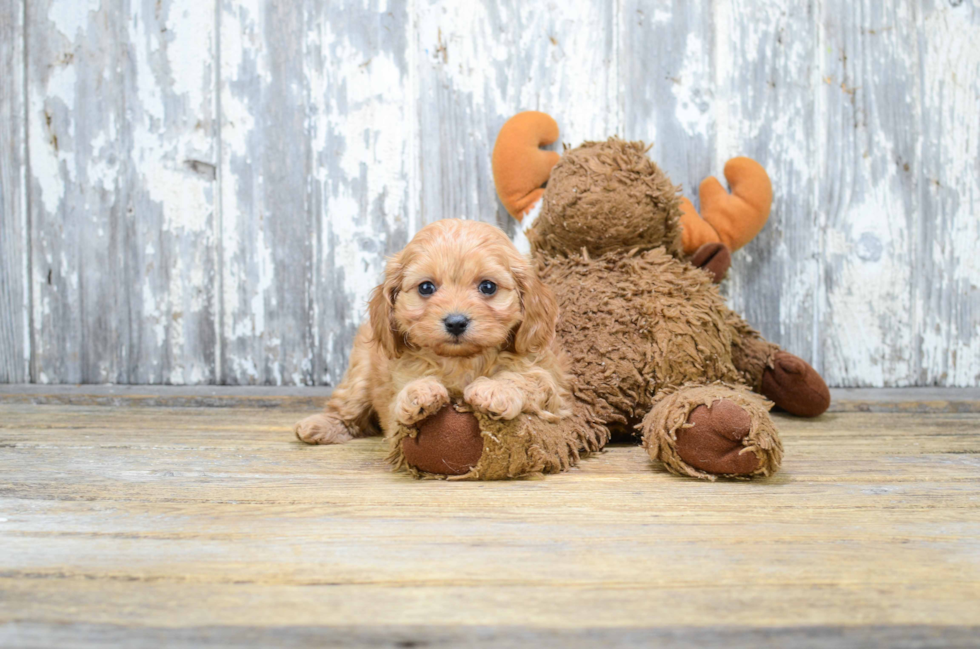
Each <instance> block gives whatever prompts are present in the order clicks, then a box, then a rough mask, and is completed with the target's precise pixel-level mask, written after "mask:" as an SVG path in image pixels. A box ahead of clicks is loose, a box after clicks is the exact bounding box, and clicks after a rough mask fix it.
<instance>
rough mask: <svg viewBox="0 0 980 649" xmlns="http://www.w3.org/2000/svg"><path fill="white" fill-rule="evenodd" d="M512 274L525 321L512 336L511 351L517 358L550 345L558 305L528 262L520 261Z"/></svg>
mask: <svg viewBox="0 0 980 649" xmlns="http://www.w3.org/2000/svg"><path fill="white" fill-rule="evenodd" d="M513 272H514V278H515V279H516V280H517V291H518V293H519V294H520V297H521V311H523V313H524V320H523V321H522V322H521V324H520V325H519V326H518V329H517V333H516V334H515V335H514V351H516V352H517V353H518V354H527V353H528V352H536V351H539V350H541V349H544V348H545V347H547V346H548V345H550V344H551V341H552V340H553V339H554V337H555V327H556V326H557V325H558V301H557V300H555V294H554V293H552V292H551V289H550V288H549V287H548V286H547V285H545V283H544V282H542V281H541V280H540V279H539V278H538V273H537V271H536V270H535V269H534V266H532V265H531V264H529V263H528V262H527V261H524V260H523V259H521V262H520V264H517V265H515V266H514V268H513Z"/></svg>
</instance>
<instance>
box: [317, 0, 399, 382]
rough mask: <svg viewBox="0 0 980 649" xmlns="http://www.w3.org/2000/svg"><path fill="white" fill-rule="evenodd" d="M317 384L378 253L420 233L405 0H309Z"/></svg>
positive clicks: (380, 265) (337, 354)
mask: <svg viewBox="0 0 980 649" xmlns="http://www.w3.org/2000/svg"><path fill="white" fill-rule="evenodd" d="M304 6H305V9H306V13H307V25H306V33H305V35H304V36H303V42H304V43H305V44H306V45H305V52H304V61H305V76H306V80H307V83H308V84H309V89H308V95H309V100H308V103H309V111H310V115H309V129H310V135H309V140H310V142H311V143H312V154H311V155H312V161H313V169H312V177H313V178H312V196H311V211H312V218H313V223H312V225H313V229H312V231H311V232H310V233H309V234H310V236H314V235H315V246H316V249H315V253H314V259H313V294H314V306H315V312H314V313H313V318H314V325H313V326H314V334H315V344H314V349H315V353H314V356H313V378H314V381H315V382H316V383H320V384H326V385H336V384H337V382H338V381H339V380H340V379H341V377H342V376H343V373H344V370H345V369H346V367H347V360H348V356H349V354H350V349H351V345H352V344H353V340H354V334H355V333H356V331H357V328H358V326H359V324H360V323H361V322H362V321H363V319H364V318H365V317H366V310H367V300H368V295H369V293H370V291H371V289H373V288H374V286H376V285H377V284H378V283H379V282H380V280H381V275H382V272H383V269H384V263H385V256H386V255H389V254H393V253H394V252H397V251H398V250H399V249H401V248H402V247H404V245H405V244H406V243H407V241H408V237H409V236H410V234H412V233H414V232H415V230H416V229H417V228H418V188H417V180H418V147H417V146H416V141H417V138H418V125H417V116H416V112H415V103H416V101H417V99H416V96H415V78H416V76H417V75H416V70H415V69H414V67H413V61H414V58H413V52H412V51H411V49H410V47H411V44H412V43H413V35H414V31H413V30H414V17H413V15H412V13H411V11H410V5H409V4H408V3H404V2H395V3H386V2H383V1H379V0H364V1H359V2H350V3H345V4H344V6H343V7H334V6H330V5H329V4H325V3H322V2H318V1H316V0H309V1H308V2H306V3H305V5H304Z"/></svg>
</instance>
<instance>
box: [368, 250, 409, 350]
mask: <svg viewBox="0 0 980 649" xmlns="http://www.w3.org/2000/svg"><path fill="white" fill-rule="evenodd" d="M401 284H402V264H401V259H400V256H398V255H396V256H395V257H392V258H391V259H389V260H388V263H387V265H385V281H384V283H383V284H381V286H378V287H376V288H375V289H374V291H373V292H372V293H371V301H370V302H369V303H368V317H369V318H370V320H371V331H372V332H373V333H374V340H375V342H376V343H377V344H378V345H380V346H381V348H382V349H383V350H384V351H385V353H386V354H387V355H388V357H389V358H398V357H399V356H401V355H402V352H403V351H405V339H404V337H403V336H402V334H401V333H400V332H399V331H398V327H397V325H396V324H395V300H397V299H398V291H400V290H401Z"/></svg>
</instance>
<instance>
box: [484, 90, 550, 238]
mask: <svg viewBox="0 0 980 649" xmlns="http://www.w3.org/2000/svg"><path fill="white" fill-rule="evenodd" d="M557 139H558V124H557V123H556V122H555V120H553V119H552V118H551V117H550V116H549V115H546V114H545V113H539V112H537V111H530V110H529V111H526V112H523V113H518V114H516V115H514V116H513V117H511V118H510V119H509V120H507V123H506V124H504V126H503V128H501V129H500V134H499V135H497V142H496V143H495V144H494V146H493V182H494V184H495V185H496V186H497V195H498V196H499V197H500V202H502V203H503V204H504V207H505V208H507V212H509V213H510V215H511V216H513V217H514V218H515V219H517V220H518V221H521V220H523V218H524V215H525V214H527V212H528V210H530V209H531V208H532V207H533V206H534V204H535V203H537V202H538V200H540V199H541V196H542V195H543V194H544V188H543V187H542V185H544V184H545V183H546V182H548V177H549V176H551V168H552V167H554V166H555V165H556V164H558V160H559V158H560V157H561V156H559V155H558V154H557V153H555V152H554V151H542V150H541V149H540V147H542V146H545V145H548V144H551V143H552V142H554V141H555V140H557Z"/></svg>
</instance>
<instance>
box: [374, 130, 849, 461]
mask: <svg viewBox="0 0 980 649" xmlns="http://www.w3.org/2000/svg"><path fill="white" fill-rule="evenodd" d="M556 138H557V126H556V125H555V124H554V121H553V120H551V118H550V117H548V116H547V115H543V114H542V113H522V114H520V115H518V116H516V117H514V118H512V120H511V121H510V122H509V123H508V124H507V125H506V126H505V127H504V129H503V130H502V131H501V134H500V136H499V138H498V145H497V148H496V150H495V154H494V171H495V176H496V180H497V185H498V193H499V194H500V196H501V199H502V200H503V202H504V205H505V206H506V207H508V210H509V211H511V213H512V214H514V215H515V217H517V218H519V219H520V218H522V217H523V216H525V215H526V214H528V213H532V212H538V214H537V218H536V220H535V221H534V223H533V225H531V226H530V228H529V229H528V230H527V237H528V240H529V241H530V244H531V251H532V254H533V256H534V258H535V261H536V262H537V264H538V267H539V271H540V274H541V278H542V280H543V281H544V282H545V283H546V284H548V285H549V286H550V287H551V289H552V290H553V291H554V292H555V296H556V298H557V300H558V304H559V309H560V317H559V324H558V332H557V333H558V340H559V342H560V344H561V346H562V347H563V349H564V350H565V353H566V354H567V356H568V362H569V372H570V375H571V381H572V382H571V387H572V392H573V395H574V403H573V404H571V406H572V412H573V415H572V416H571V417H570V418H568V419H566V420H563V421H561V422H557V423H553V422H552V423H548V422H541V421H537V420H535V419H534V418H533V417H527V416H521V417H519V418H518V419H515V420H512V421H509V422H501V421H493V420H489V419H486V418H479V417H478V419H479V421H478V423H479V431H480V432H479V435H477V433H476V431H477V428H476V426H472V427H471V428H470V430H471V433H470V437H469V438H470V439H471V440H472V441H471V442H469V444H470V446H471V447H472V449H471V450H472V452H473V454H474V455H473V456H474V457H479V459H478V460H476V461H475V462H474V465H473V466H474V468H473V470H472V471H471V472H469V473H468V474H464V475H463V476H462V477H464V478H465V477H470V478H505V477H516V476H520V475H524V474H527V473H534V472H550V471H556V470H560V469H563V468H566V467H567V466H569V465H571V464H572V463H574V462H575V461H576V460H577V458H578V457H579V454H580V453H583V452H591V451H596V450H599V449H601V448H602V447H603V446H604V445H605V444H606V443H607V442H608V440H609V439H610V437H611V436H612V434H613V433H615V432H617V431H622V432H627V433H637V434H639V435H641V436H642V439H643V443H644V445H645V446H646V448H647V449H648V450H649V452H650V455H651V457H653V458H654V459H657V460H660V461H661V462H663V463H664V465H665V466H666V467H667V468H668V469H669V470H670V471H672V472H675V473H678V474H681V475H687V476H692V477H698V478H707V479H713V478H714V477H716V476H732V477H735V476H738V477H750V476H758V475H769V474H771V473H772V472H774V471H776V470H777V469H778V467H779V464H780V461H781V457H782V446H781V444H780V441H779V437H778V433H777V431H776V428H775V426H774V424H773V421H772V419H771V418H770V416H769V413H768V410H769V407H770V406H771V403H770V402H769V401H768V400H767V399H766V398H765V397H768V398H769V399H771V400H772V401H773V402H775V403H776V405H778V406H780V407H782V408H784V409H785V410H788V411H789V412H791V413H793V414H797V415H801V416H816V415H818V414H820V413H822V412H823V411H825V410H826V408H827V407H828V406H829V401H830V396H829V391H828V390H827V388H826V385H825V384H824V382H823V380H822V379H821V378H820V376H819V375H818V374H817V373H816V372H815V371H814V370H813V368H811V367H810V366H809V365H808V364H807V363H805V362H804V361H803V360H801V359H799V358H797V357H795V356H793V355H792V354H789V353H787V352H784V351H782V350H780V349H779V348H778V347H777V346H776V345H773V344H771V343H768V342H766V341H765V340H763V339H762V338H761V336H760V335H759V334H758V333H757V332H756V331H754V330H753V329H752V328H751V327H750V326H749V325H748V324H747V323H746V322H745V321H744V320H743V319H742V318H741V317H740V316H739V315H738V314H736V313H734V312H733V311H732V310H731V309H729V308H728V306H727V305H726V304H725V302H724V300H723V298H722V297H721V295H720V294H719V292H718V289H717V287H716V285H715V283H714V280H717V279H718V278H720V276H721V275H723V274H724V269H725V268H727V258H728V257H727V247H732V248H737V247H739V246H741V245H744V244H745V243H747V242H748V241H749V240H751V238H752V237H753V236H755V234H757V233H758V231H759V229H761V227H762V225H763V224H764V222H765V220H766V217H767V216H768V212H769V204H770V201H771V188H770V186H769V181H768V177H767V176H766V175H765V171H764V170H762V167H760V166H759V165H758V164H756V163H754V162H753V161H751V160H747V159H744V158H743V159H736V160H735V161H733V162H732V163H730V164H729V166H728V168H726V176H728V180H729V182H730V184H731V186H732V188H733V192H734V193H733V194H732V195H730V194H728V192H726V191H725V190H724V189H723V188H721V186H720V185H719V184H718V183H717V181H715V180H714V179H709V181H706V183H703V184H702V188H701V199H702V214H701V215H698V214H697V213H696V212H695V211H694V209H693V206H692V205H691V204H690V203H689V202H682V200H681V199H680V196H679V190H678V188H677V187H675V186H674V185H673V184H672V183H671V182H670V180H669V179H668V178H667V177H666V175H665V174H664V173H663V172H662V171H661V170H660V169H659V168H658V167H657V166H656V165H655V164H653V163H652V162H651V161H650V159H649V158H648V157H647V155H646V148H645V147H644V145H643V144H642V143H635V142H625V141H622V140H618V139H615V138H613V139H610V140H608V141H606V142H586V143H585V144H583V145H581V146H580V147H577V148H575V149H572V150H570V151H567V152H566V153H565V154H564V155H563V156H562V157H561V158H560V159H557V157H556V156H554V154H547V155H543V154H544V153H546V152H542V151H541V150H540V149H539V148H538V147H539V146H540V145H542V144H547V143H549V142H551V141H554V139H556ZM545 185H546V187H544V186H545ZM543 187H544V188H543ZM702 217H703V218H702ZM692 255H693V257H692ZM692 260H693V261H694V262H696V263H692ZM719 260H720V261H719ZM712 262H714V263H715V267H712ZM719 264H720V265H721V266H723V267H722V268H721V269H720V272H719V268H718V265H719ZM699 266H700V267H699ZM422 434H425V435H431V436H432V439H436V438H440V435H441V433H440V430H439V429H438V427H436V430H430V431H423V433H419V434H418V435H422ZM398 436H400V437H401V439H402V440H405V439H407V438H412V439H414V438H416V437H417V435H416V431H401V432H400V433H399V435H398ZM398 436H396V437H398ZM446 439H447V441H446V442H445V444H444V445H443V446H442V451H441V450H440V443H436V444H434V445H430V447H429V450H428V451H427V452H428V454H429V456H431V455H435V456H438V455H439V454H440V452H449V450H450V448H451V449H452V451H453V452H456V453H458V452H459V447H460V444H461V443H462V444H463V445H464V446H465V445H466V444H467V442H461V441H460V440H461V438H460V437H459V436H458V435H456V436H452V435H450V436H449V437H447V438H446ZM450 440H451V441H450ZM478 444H479V445H481V446H482V455H481V454H480V449H479V448H478V447H477V445H478ZM406 452H407V453H406ZM411 453H412V451H411V450H410V448H409V446H406V444H404V443H402V444H396V445H395V447H394V450H393V459H394V461H395V462H396V463H398V464H402V465H406V466H409V467H411V466H412V465H413V461H412V457H411ZM428 459H431V458H430V457H428V456H427V457H426V458H422V460H421V461H419V460H416V462H415V464H416V467H417V468H416V470H418V469H420V468H421V469H422V471H421V473H425V470H424V468H422V465H423V464H424V463H426V460H428ZM426 464H427V465H431V462H428V463H426Z"/></svg>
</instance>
